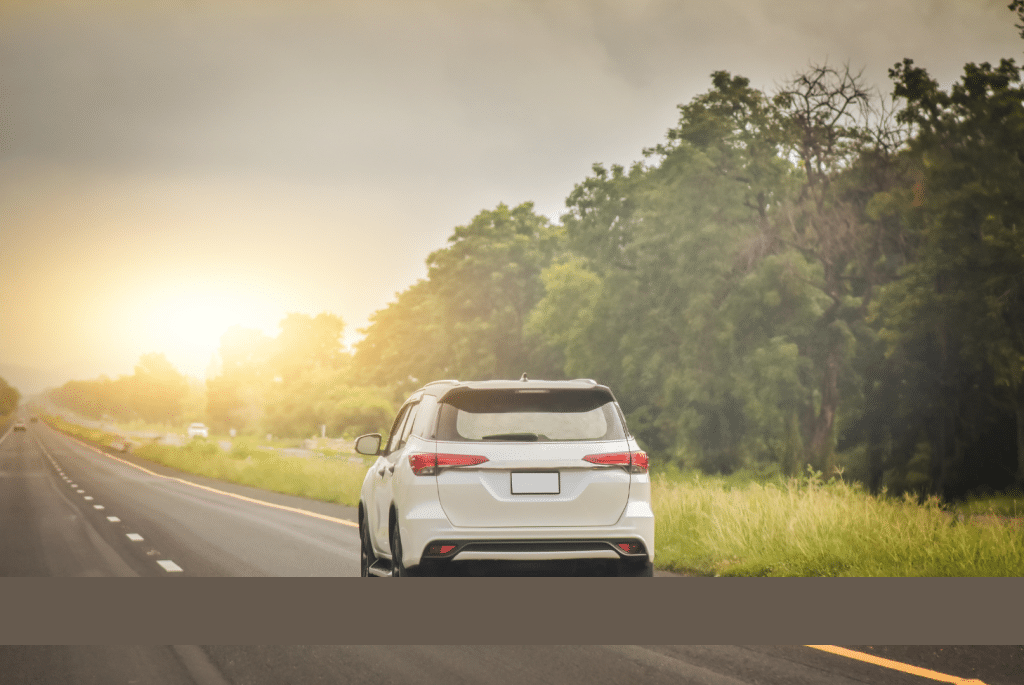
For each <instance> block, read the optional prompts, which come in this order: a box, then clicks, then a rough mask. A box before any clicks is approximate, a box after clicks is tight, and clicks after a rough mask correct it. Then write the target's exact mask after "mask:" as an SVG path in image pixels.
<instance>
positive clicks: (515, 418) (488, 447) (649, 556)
mask: <svg viewBox="0 0 1024 685" xmlns="http://www.w3.org/2000/svg"><path fill="white" fill-rule="evenodd" d="M382 443H383V440H382V437H381V435H380V434H378V433H374V434H370V435H363V436H361V437H359V438H358V439H357V440H356V443H355V449H356V452H358V453H359V454H365V455H368V456H375V457H377V461H376V463H374V464H373V466H371V467H370V469H369V471H368V472H367V474H366V478H365V480H364V481H363V486H362V492H361V493H360V501H359V532H360V540H361V555H360V556H361V564H360V566H361V575H363V576H371V575H375V576H387V575H392V576H404V575H430V574H433V573H435V572H438V573H440V572H443V571H444V570H445V568H446V567H447V566H449V565H450V564H454V565H455V566H453V567H452V570H454V569H455V567H457V566H459V565H463V564H464V563H465V562H470V564H478V563H479V562H484V563H496V564H501V565H502V566H503V567H507V565H508V564H510V563H511V564H518V565H519V566H525V567H526V568H531V567H532V568H537V566H538V565H543V566H541V568H543V567H544V566H548V565H552V564H555V565H563V564H570V565H571V566H570V568H579V566H580V565H583V566H584V568H586V569H594V570H600V571H602V572H605V573H607V572H610V573H611V574H613V575H623V576H650V575H652V572H653V568H652V561H653V559H654V513H653V511H652V509H651V480H650V476H649V474H648V470H647V464H648V460H647V455H646V454H645V453H644V452H643V451H642V450H641V449H640V447H639V445H637V442H636V440H635V439H634V438H633V436H632V435H630V434H629V431H628V429H627V428H626V422H625V419H624V418H623V415H622V410H621V409H619V405H618V403H617V402H616V401H615V397H614V396H612V392H611V390H609V389H608V388H607V387H605V386H603V385H598V384H597V383H595V382H594V381H592V380H575V381H531V380H527V379H526V376H525V374H524V376H523V379H522V380H519V381H474V382H459V381H435V382H434V383H429V384H427V385H426V386H424V387H423V388H421V389H420V390H418V391H416V392H415V393H413V395H412V396H411V397H410V398H409V399H408V400H407V401H406V402H405V404H404V405H403V406H402V408H401V410H400V411H399V413H398V417H397V418H396V419H395V422H394V425H393V426H392V428H391V434H390V437H389V438H388V440H387V443H386V444H382Z"/></svg>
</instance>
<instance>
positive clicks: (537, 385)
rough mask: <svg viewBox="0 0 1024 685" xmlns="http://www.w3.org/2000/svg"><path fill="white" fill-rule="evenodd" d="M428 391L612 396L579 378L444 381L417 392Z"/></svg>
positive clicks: (598, 386)
mask: <svg viewBox="0 0 1024 685" xmlns="http://www.w3.org/2000/svg"><path fill="white" fill-rule="evenodd" d="M428 389H430V390H433V391H435V392H437V391H439V392H440V396H441V397H444V395H446V394H448V393H449V392H451V391H453V390H459V391H462V390H601V391H604V392H607V393H608V394H609V395H611V394H612V392H611V390H610V389H608V387H606V386H604V385H599V384H598V383H597V382H596V381H593V380H591V379H589V378H577V379H575V380H571V381H548V380H535V381H534V380H489V381H457V380H442V381H434V382H432V383H427V384H426V385H425V386H423V387H422V388H420V390H417V391H416V393H414V394H417V393H419V392H424V391H427V390H428Z"/></svg>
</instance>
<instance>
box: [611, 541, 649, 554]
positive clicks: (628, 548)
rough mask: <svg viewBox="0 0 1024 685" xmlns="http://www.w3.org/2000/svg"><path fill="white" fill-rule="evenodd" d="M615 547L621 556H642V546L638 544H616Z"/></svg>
mask: <svg viewBox="0 0 1024 685" xmlns="http://www.w3.org/2000/svg"><path fill="white" fill-rule="evenodd" d="M615 544H616V546H617V547H618V548H619V549H620V550H622V553H623V554H643V553H644V546H643V544H641V543H639V542H617V543H615Z"/></svg>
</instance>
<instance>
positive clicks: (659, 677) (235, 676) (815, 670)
mask: <svg viewBox="0 0 1024 685" xmlns="http://www.w3.org/2000/svg"><path fill="white" fill-rule="evenodd" d="M875 649H880V650H885V649H899V650H902V652H901V656H902V657H903V658H904V659H905V661H903V662H899V663H898V664H895V665H888V666H882V665H877V664H873V663H864V662H862V661H859V660H856V659H852V658H849V657H847V656H838V655H835V654H831V653H825V652H822V651H819V650H815V649H810V648H808V647H802V646H767V647H766V646H761V647H739V646H722V645H718V646H685V645H682V646H680V645H670V646H666V645H660V646H635V645H627V646H608V645H604V646H600V645H599V646H588V645H583V646H579V645H576V646H556V645H540V646H538V645H533V646H514V645H513V646H404V645H397V646H396V645H386V646H325V645H319V646H294V645H290V646H270V647H267V646H224V645H221V646H206V647H195V646H177V647H170V646H161V647H137V646H101V647H82V646H40V647H10V646H6V647H0V664H2V666H3V670H2V671H0V682H3V683H19V684H22V683H23V684H26V685H28V684H36V683H40V684H41V683H76V684H79V685H88V684H92V683H96V684H97V685H99V684H102V685H113V684H116V683H144V684H146V685H165V684H166V685H179V684H193V683H194V684H195V685H225V684H227V683H230V684H231V685H281V684H282V683H290V684H291V683H294V684H298V683H302V684H306V683H310V684H314V683H315V684H319V683H333V684H339V685H341V684H347V683H389V684H391V685H404V684H406V683H408V684H409V685H413V684H415V685H432V684H433V683H438V684H444V685H462V684H466V685H469V684H474V685H476V684H487V685H506V684H507V685H513V684H514V685H521V684H524V683H543V684H548V683H550V684H552V685H556V684H557V685H562V684H573V683H587V684H588V685H613V684H618V683H630V684H635V683H643V684H644V685H747V684H751V685H752V684H755V683H756V684H758V685H864V684H866V683H867V684H872V685H925V684H926V683H932V684H934V683H936V682H954V683H955V682H959V683H962V685H968V683H970V684H971V685H978V683H979V682H980V683H984V684H985V685H1018V684H1019V683H1020V682H1021V680H1020V676H1021V669H1022V668H1024V666H1022V664H1024V662H1022V661H1021V658H1022V657H1021V649H1022V648H1021V647H964V648H955V649H950V650H949V653H948V654H946V655H945V656H943V654H942V650H940V649H938V648H931V647H904V648H868V647H861V648H859V650H860V651H861V652H872V651H873V650H875ZM958 650H959V651H958ZM915 662H920V663H924V664H926V666H925V667H927V668H928V674H929V675H927V676H922V675H915V674H912V673H907V672H905V670H906V669H910V668H913V667H914V664H915ZM972 664H973V665H972ZM901 667H902V668H903V669H904V670H900V668H901ZM919 667H920V666H919ZM937 669H942V670H941V671H940V670H937ZM937 677H944V678H945V679H944V680H939V679H938V678H937ZM982 678H983V679H982Z"/></svg>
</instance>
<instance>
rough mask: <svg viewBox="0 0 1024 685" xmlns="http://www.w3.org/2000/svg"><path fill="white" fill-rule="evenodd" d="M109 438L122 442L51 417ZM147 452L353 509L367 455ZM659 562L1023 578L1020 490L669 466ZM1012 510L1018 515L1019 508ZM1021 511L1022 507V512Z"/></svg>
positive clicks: (750, 571) (702, 569) (251, 449)
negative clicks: (921, 496)
mask: <svg viewBox="0 0 1024 685" xmlns="http://www.w3.org/2000/svg"><path fill="white" fill-rule="evenodd" d="M46 420H47V422H48V423H50V424H51V425H52V426H54V427H55V428H58V429H59V430H62V431H64V432H66V433H69V434H71V435H75V436H78V437H80V438H83V439H86V440H89V441H91V442H94V443H96V444H99V445H103V446H108V447H109V446H114V447H115V448H116V446H117V445H118V438H117V436H115V435H112V434H109V433H103V432H102V431H97V430H94V429H90V428H83V427H80V426H77V425H75V424H71V423H68V422H66V421H63V420H61V419H59V418H55V417H52V416H51V417H47V418H46ZM133 454H135V455H136V456H138V457H141V458H143V459H146V460H149V461H152V462H155V463H158V464H162V465H164V466H169V467H171V468H174V469H177V470H180V471H185V472H187V473H194V474H198V475H203V476H207V477H210V478H216V479H219V480H223V481H228V482H231V483H240V484H242V485H249V486H253V487H257V488H262V489H265V490H271V491H274V492H281V493H285V494H289V495H297V496H299V497H306V498H309V499H316V500H321V501H324V502H333V503H337V504H344V505H348V506H355V505H356V504H357V503H358V501H359V488H360V486H361V484H362V481H363V477H364V476H365V474H366V469H367V467H368V463H367V462H366V461H364V460H363V459H360V458H354V457H352V455H348V454H337V453H336V454H326V453H325V454H320V455H318V456H316V457H313V458H302V457H287V456H279V455H278V454H275V453H274V452H273V451H272V450H267V449H261V448H259V447H257V446H256V444H255V443H254V442H253V441H250V440H245V439H242V440H235V441H234V442H233V444H232V447H231V449H230V450H223V449H221V448H220V447H219V445H218V444H217V442H216V441H206V440H193V441H192V442H190V443H188V444H186V445H184V446H182V447H174V446H168V445H155V444H151V445H143V446H141V447H137V448H135V449H133ZM652 500H653V504H654V514H655V520H656V526H657V530H656V540H657V559H656V566H657V567H658V568H663V569H668V570H672V571H679V572H683V573H688V574H696V575H720V576H860V577H865V576H876V577H877V576H882V577H893V576H899V577H902V576H972V577H973V576H1019V575H1020V574H1021V569H1024V526H1022V523H1024V520H1022V519H1020V518H1009V517H1007V516H1006V515H1005V514H1006V512H1014V513H1018V512H1021V511H1024V498H1022V499H1019V500H1015V499H1013V498H1009V497H1000V498H992V499H988V500H974V501H969V502H967V503H965V504H963V505H956V506H943V505H941V504H940V502H939V500H938V498H936V497H930V498H927V499H926V500H925V501H924V502H923V503H919V502H918V500H917V499H916V498H915V497H912V496H910V495H909V494H908V495H904V496H901V497H893V496H889V495H887V494H885V493H883V494H881V495H878V496H873V495H871V494H869V493H867V492H865V491H864V489H863V488H862V487H861V486H860V485H859V484H852V485H851V484H849V483H846V482H843V481H842V480H840V479H836V478H833V479H830V480H828V481H826V480H825V479H824V478H823V476H822V474H821V473H818V472H813V471H808V473H807V474H806V475H805V476H803V477H800V478H783V477H781V476H778V475H772V476H767V477H766V476H764V475H758V474H752V473H743V474H735V475H733V476H731V477H722V476H706V475H702V474H700V473H699V472H682V471H679V470H677V469H674V468H671V467H667V468H665V469H662V470H660V472H656V473H655V475H654V477H653V483H652ZM1011 515H1012V514H1011ZM1018 515H1019V514H1018Z"/></svg>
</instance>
